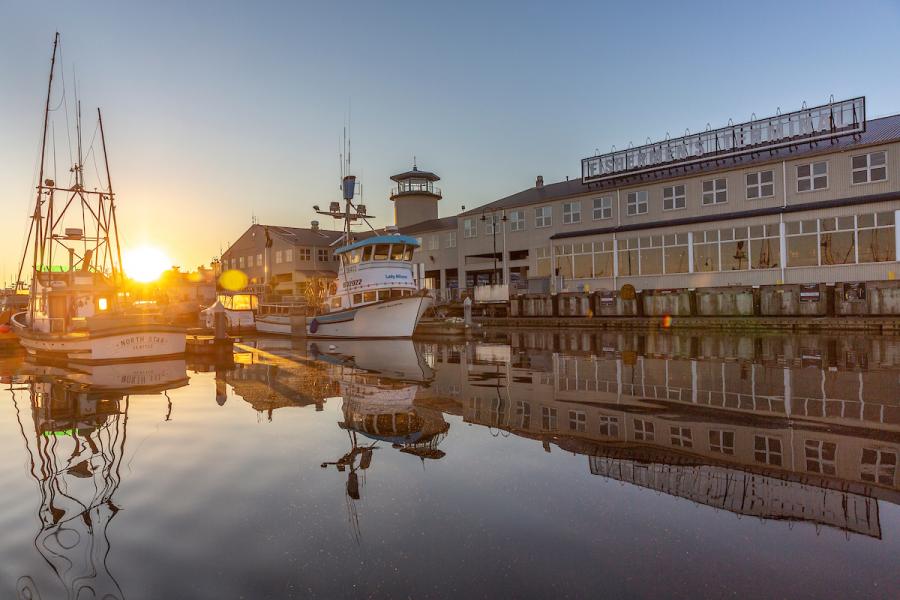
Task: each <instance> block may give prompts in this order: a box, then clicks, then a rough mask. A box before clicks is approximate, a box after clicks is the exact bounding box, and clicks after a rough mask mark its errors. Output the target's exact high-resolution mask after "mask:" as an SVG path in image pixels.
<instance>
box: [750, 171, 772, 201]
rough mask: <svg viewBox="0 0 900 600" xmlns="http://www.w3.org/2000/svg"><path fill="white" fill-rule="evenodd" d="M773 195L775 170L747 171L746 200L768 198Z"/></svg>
mask: <svg viewBox="0 0 900 600" xmlns="http://www.w3.org/2000/svg"><path fill="white" fill-rule="evenodd" d="M774 195H775V172H774V171H759V172H758V173H747V200H756V199H757V198H769V197H771V196H774Z"/></svg>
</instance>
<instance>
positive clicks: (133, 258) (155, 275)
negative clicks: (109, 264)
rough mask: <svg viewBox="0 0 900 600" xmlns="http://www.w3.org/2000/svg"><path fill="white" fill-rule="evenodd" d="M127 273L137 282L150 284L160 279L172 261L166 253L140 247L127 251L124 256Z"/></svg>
mask: <svg viewBox="0 0 900 600" xmlns="http://www.w3.org/2000/svg"><path fill="white" fill-rule="evenodd" d="M122 263H123V267H124V269H125V273H127V274H128V276H129V277H131V278H132V279H134V280H135V281H139V282H141V283H148V282H150V281H155V280H157V279H159V276H160V275H162V274H163V271H165V270H166V269H168V268H169V267H170V266H171V264H172V261H171V260H169V257H168V256H166V253H165V252H163V251H162V250H160V249H159V248H154V247H153V246H140V247H138V248H134V249H132V250H126V251H125V253H124V256H122Z"/></svg>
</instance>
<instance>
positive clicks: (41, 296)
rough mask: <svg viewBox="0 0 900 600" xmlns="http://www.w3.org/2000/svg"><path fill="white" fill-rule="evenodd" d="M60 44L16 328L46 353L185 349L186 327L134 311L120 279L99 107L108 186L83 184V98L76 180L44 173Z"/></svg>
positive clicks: (130, 355) (33, 350)
mask: <svg viewBox="0 0 900 600" xmlns="http://www.w3.org/2000/svg"><path fill="white" fill-rule="evenodd" d="M58 45H59V34H58V33H57V34H56V37H55V38H54V42H53V57H52V59H51V62H50V78H49V82H48V85H47V102H46V104H45V107H44V125H43V137H42V142H41V160H40V171H39V173H40V175H39V178H38V186H37V200H36V202H35V207H34V214H33V215H32V217H31V228H30V230H29V233H28V241H27V242H26V248H25V251H24V254H23V256H22V262H21V264H20V267H19V276H18V279H17V284H16V286H17V288H19V289H24V282H23V278H22V276H23V272H24V271H25V265H26V263H27V262H28V259H29V255H31V260H30V262H31V267H30V268H31V286H30V294H29V302H28V307H27V309H26V310H25V311H24V312H20V313H17V314H15V315H14V316H13V317H12V319H11V325H12V329H13V331H14V333H15V334H16V335H18V336H19V339H20V342H21V344H22V345H23V346H24V347H25V348H26V350H27V351H28V352H29V354H32V355H35V356H42V357H46V358H53V359H60V360H65V361H73V362H83V363H95V362H122V361H128V360H144V359H158V358H162V357H174V356H180V355H182V354H184V350H185V330H184V328H182V327H179V326H176V325H172V324H169V323H167V322H166V321H165V320H164V319H163V317H162V316H161V315H160V314H159V313H148V312H146V311H135V310H134V309H133V307H132V306H131V305H130V304H129V302H128V299H127V294H126V293H125V290H124V288H123V285H122V284H123V278H124V274H123V272H122V255H121V254H122V253H121V247H120V245H119V232H118V226H117V222H116V206H115V194H114V193H113V191H112V182H111V180H110V176H109V161H108V158H107V154H106V137H105V135H104V131H103V119H102V116H101V114H100V109H97V131H98V133H99V140H100V142H101V144H102V154H103V165H104V167H105V171H106V185H105V189H104V188H103V187H101V188H100V189H98V188H94V189H93V190H88V189H87V188H86V187H85V184H84V173H83V165H84V158H83V156H82V144H81V103H80V101H77V103H76V107H75V114H76V140H77V152H76V153H75V154H76V156H77V161H78V162H77V163H75V164H74V165H73V166H72V168H71V169H70V173H71V180H70V181H69V183H68V184H62V183H60V184H57V183H56V182H55V181H54V180H53V179H50V178H45V177H44V175H45V172H44V167H45V158H46V152H47V131H48V121H49V114H50V97H51V92H52V89H53V73H54V68H55V65H56V53H57V48H58ZM98 178H99V173H98ZM97 183H98V184H100V185H101V186H102V183H103V182H97ZM57 196H61V201H60V200H59V199H58V198H57ZM57 261H60V262H62V264H57Z"/></svg>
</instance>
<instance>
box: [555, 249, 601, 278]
mask: <svg viewBox="0 0 900 600" xmlns="http://www.w3.org/2000/svg"><path fill="white" fill-rule="evenodd" d="M593 248H594V245H593V244H592V243H591V242H585V243H577V244H563V245H561V246H556V267H557V268H558V269H559V274H560V275H561V276H563V277H566V278H573V277H574V278H577V279H589V278H590V277H591V275H592V273H593V271H592V269H593V262H594V261H593V256H592V254H593Z"/></svg>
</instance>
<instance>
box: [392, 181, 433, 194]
mask: <svg viewBox="0 0 900 600" xmlns="http://www.w3.org/2000/svg"><path fill="white" fill-rule="evenodd" d="M417 192H425V193H427V194H436V195H438V196H440V195H441V188H439V187H437V186H435V185H425V184H419V183H414V184H401V185H397V186H394V187H392V188H391V196H396V195H397V194H415V193H417Z"/></svg>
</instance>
